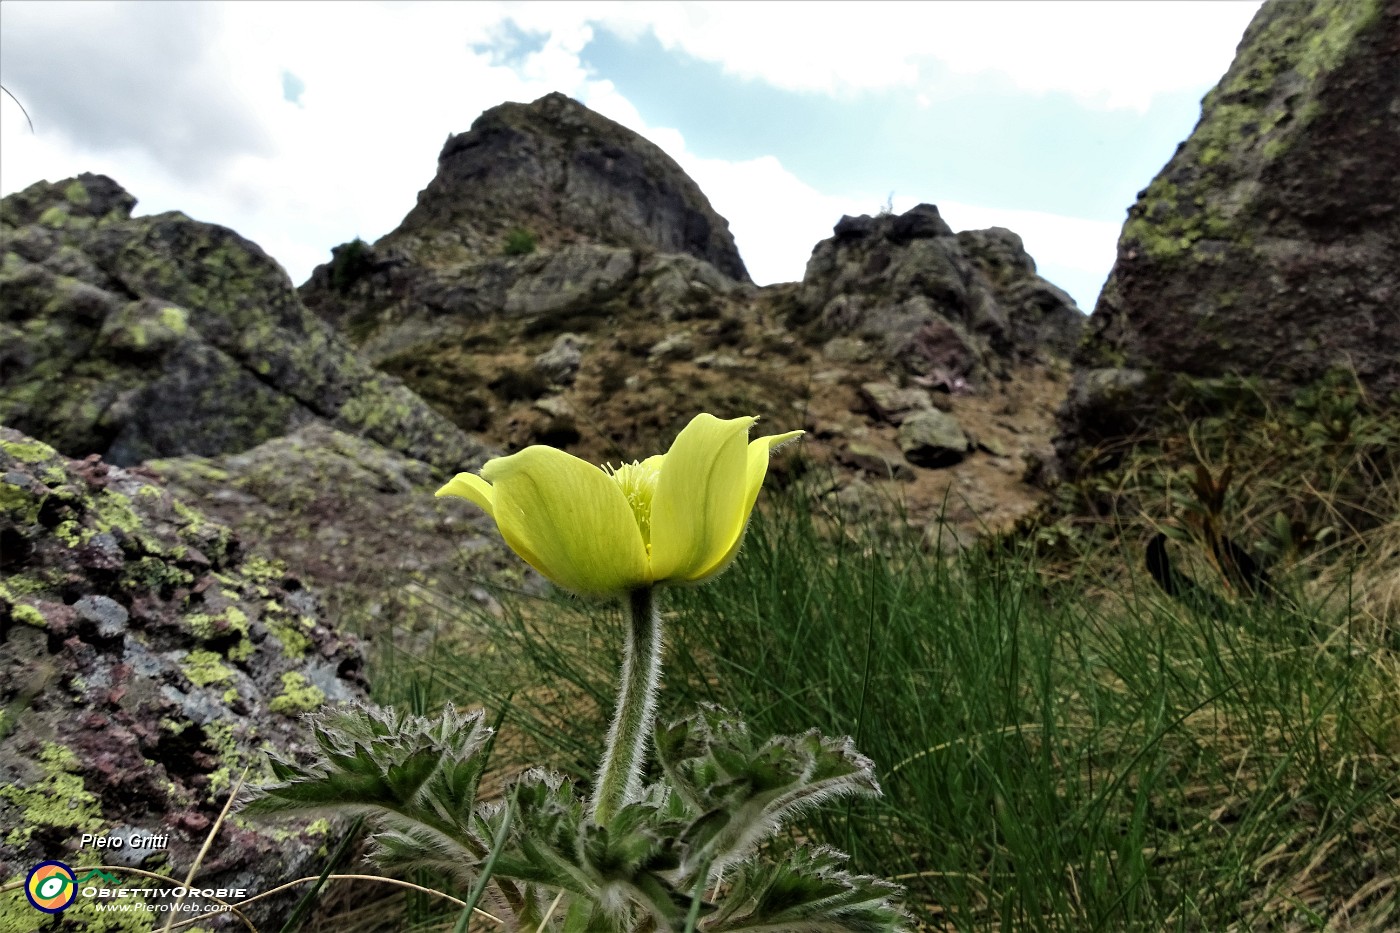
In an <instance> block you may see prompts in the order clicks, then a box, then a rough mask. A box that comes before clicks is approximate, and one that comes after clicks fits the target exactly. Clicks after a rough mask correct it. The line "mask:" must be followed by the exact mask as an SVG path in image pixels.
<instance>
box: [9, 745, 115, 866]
mask: <svg viewBox="0 0 1400 933" xmlns="http://www.w3.org/2000/svg"><path fill="white" fill-rule="evenodd" d="M39 765H40V766H41V767H42V768H43V769H44V772H45V773H44V777H43V778H42V779H41V780H39V781H38V782H37V783H34V784H31V785H30V786H28V787H18V786H16V785H14V784H6V785H4V786H0V799H4V800H8V801H9V802H10V803H11V804H12V805H14V806H15V807H16V808H17V809H18V810H19V811H20V813H21V814H22V819H21V820H20V825H19V826H18V827H16V828H15V829H14V830H12V831H11V832H10V833H9V835H7V836H6V837H5V842H6V844H7V845H12V846H24V845H27V844H28V843H29V839H30V837H31V836H32V835H33V834H34V831H35V830H36V829H40V828H42V827H58V828H60V829H65V830H69V831H71V834H72V835H77V834H79V833H94V832H97V831H98V830H99V829H101V828H102V810H101V808H100V807H99V806H98V803H97V798H96V797H94V796H93V795H92V794H90V793H88V791H87V788H86V787H85V786H84V785H83V779H82V777H80V776H79V775H78V774H76V773H74V772H76V770H77V768H78V759H77V757H76V756H74V754H73V753H72V752H71V751H70V750H69V749H68V748H67V747H65V746H63V745H58V744H56V743H53V742H46V743H44V747H43V749H42V750H41V751H40V752H39Z"/></svg>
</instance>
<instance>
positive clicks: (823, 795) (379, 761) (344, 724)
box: [247, 414, 905, 933]
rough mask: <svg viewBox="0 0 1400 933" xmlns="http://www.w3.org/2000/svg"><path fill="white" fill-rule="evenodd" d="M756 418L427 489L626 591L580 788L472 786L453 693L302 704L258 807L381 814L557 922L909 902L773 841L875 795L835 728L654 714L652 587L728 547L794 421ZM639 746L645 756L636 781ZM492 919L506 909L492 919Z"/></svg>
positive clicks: (706, 564) (866, 767)
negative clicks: (623, 456)
mask: <svg viewBox="0 0 1400 933" xmlns="http://www.w3.org/2000/svg"><path fill="white" fill-rule="evenodd" d="M755 420H756V419H754V418H735V419H731V420H728V421H723V420H720V419H718V418H715V417H713V416H710V415H705V414H702V415H699V416H697V417H696V418H695V419H694V420H693V421H691V423H690V424H689V425H688V426H687V427H686V428H685V429H684V430H683V431H681V433H680V435H679V436H678V437H677V438H676V440H675V442H674V443H673V444H672V445H671V448H670V450H669V451H668V452H667V453H665V454H663V455H658V456H655V457H650V458H647V459H646V460H643V461H639V462H634V463H629V464H624V465H622V466H619V467H617V468H609V469H607V470H603V469H599V468H598V467H596V466H593V465H592V464H589V463H585V462H584V461H582V460H579V459H578V458H576V457H572V456H570V455H569V454H567V453H564V452H563V451H560V450H555V449H554V448H550V447H538V446H537V447H528V448H526V449H525V450H523V451H521V452H519V453H517V454H513V455H511V456H509V457H503V458H498V459H495V460H492V461H489V462H488V463H487V464H486V465H485V466H484V467H483V468H482V470H481V474H480V475H477V474H473V473H460V474H458V475H457V476H456V477H454V478H453V479H452V480H451V481H450V482H449V483H448V484H447V485H445V486H444V487H443V488H442V489H441V490H439V492H438V495H440V496H442V495H447V496H455V497H459V498H463V499H467V500H468V501H470V502H472V503H474V504H475V505H477V506H478V507H480V508H481V509H482V510H483V511H485V512H486V513H487V515H489V516H490V517H492V518H493V519H494V520H495V521H496V523H497V525H498V527H499V528H500V530H501V533H502V536H503V537H504V538H505V540H506V542H507V543H508V544H509V545H510V546H511V548H512V549H513V550H515V551H516V552H517V553H518V554H520V555H521V556H522V557H523V558H525V559H526V560H527V561H528V562H529V563H530V564H531V565H532V566H534V567H535V569H536V570H538V571H539V572H540V573H541V574H543V575H544V576H545V577H547V578H548V579H550V580H551V581H553V582H554V583H555V584H557V585H558V586H560V587H561V588H562V589H564V590H567V591H570V592H573V593H575V594H578V595H582V596H591V597H607V598H617V597H621V598H623V599H625V601H626V604H627V605H628V607H629V609H630V621H631V624H630V627H629V628H628V630H627V633H626V638H625V641H624V643H623V655H622V670H621V675H620V682H619V684H618V688H617V700H616V707H615V713H614V715H613V718H612V721H611V723H610V725H609V728H608V733H607V739H606V741H605V742H604V743H603V744H604V752H603V756H602V762H601V764H600V766H599V768H598V771H597V774H596V778H595V780H594V781H593V782H592V786H591V789H589V790H588V791H587V792H586V793H585V792H584V791H583V790H582V789H579V788H576V787H575V785H574V784H573V783H572V782H570V781H569V780H567V779H566V778H565V777H564V776H562V775H560V774H556V773H552V772H549V771H546V770H544V769H542V768H538V767H535V768H530V769H529V770H527V771H525V773H524V774H522V775H521V776H519V777H518V778H516V779H515V780H514V781H513V782H511V783H510V785H509V787H508V789H507V792H506V794H505V798H504V800H495V801H491V802H486V803H480V802H478V795H479V790H480V784H481V779H482V776H483V774H484V773H485V769H486V763H487V759H488V756H489V753H490V748H491V740H492V735H493V731H492V730H491V729H489V728H487V727H486V726H485V725H483V723H482V716H481V714H480V713H474V714H463V713H459V712H458V711H457V710H456V709H455V708H454V707H453V706H451V705H450V704H449V705H447V706H446V707H445V708H444V709H443V711H442V712H441V713H440V714H439V715H437V716H418V715H407V714H401V713H396V712H393V711H389V710H382V709H376V708H371V707H360V708H352V709H343V710H336V711H331V712H322V713H320V714H319V715H318V716H316V718H314V720H313V731H314V734H315V739H316V743H317V745H318V746H319V756H318V757H317V759H316V760H315V761H314V762H313V763H311V764H310V765H299V764H297V763H295V762H293V761H291V760H289V759H283V758H277V759H274V761H273V772H274V775H275V777H276V778H277V779H278V783H276V784H272V785H268V786H264V787H263V788H261V789H260V793H259V795H258V796H257V797H256V798H255V799H254V800H252V801H251V802H250V804H249V805H248V807H247V810H248V811H249V812H251V813H261V814H272V813H281V812H304V811H318V810H330V811H336V812H342V813H352V814H357V815H365V816H367V817H369V818H370V819H371V820H374V821H375V822H377V823H378V825H379V826H380V828H381V832H380V833H379V834H378V835H377V836H376V837H375V839H376V842H377V843H378V849H377V853H376V854H377V857H378V858H379V860H380V861H381V862H382V863H383V864H384V865H386V866H392V867H395V868H400V869H404V870H407V871H416V872H425V873H427V874H428V875H429V876H431V877H434V878H437V879H439V883H440V884H442V885H444V886H446V887H448V888H450V889H451V890H454V891H457V892H460V893H462V894H463V895H464V896H465V901H464V904H465V905H466V907H465V908H464V910H463V913H462V915H461V918H460V919H459V921H458V924H457V927H458V929H459V930H464V929H466V924H467V921H468V920H469V919H470V911H471V910H472V909H474V908H475V907H476V905H477V904H478V903H480V902H481V900H482V898H483V897H484V898H486V900H487V903H488V904H489V905H490V906H491V908H492V916H497V915H498V914H509V915H511V916H512V917H513V918H514V922H515V925H516V926H517V927H519V928H523V929H534V930H545V929H559V930H563V931H580V933H584V931H600V933H602V931H619V933H621V931H628V933H630V931H637V933H650V931H679V930H686V931H692V930H702V931H715V933H719V931H745V930H747V931H755V933H757V931H769V930H811V931H860V933H867V931H868V933H876V931H887V930H897V929H899V928H901V927H902V926H903V924H904V921H905V914H904V912H903V910H902V909H901V908H900V907H899V906H897V904H896V902H895V899H896V897H897V895H898V894H899V893H900V888H899V886H898V885H896V884H893V883H891V882H888V881H884V880H881V879H879V878H876V877H873V876H869V875H860V874H855V873H852V872H850V871H847V870H846V868H845V863H846V860H847V857H846V855H845V854H843V853H841V852H839V851H837V850H836V849H834V848H831V847H829V846H795V845H791V844H789V845H783V844H781V843H782V842H783V840H780V839H779V838H778V837H779V831H780V830H781V829H782V828H783V825H784V824H785V823H786V822H787V821H789V820H790V819H791V818H792V817H793V816H794V815H796V814H798V813H801V812H803V811H805V810H807V809H809V808H811V807H813V806H815V805H816V804H819V803H821V802H823V801H826V800H830V799H833V798H839V797H857V796H865V797H871V796H878V795H879V793H880V788H879V784H878V783H877V782H876V779H875V774H874V766H873V764H872V763H871V761H870V760H869V759H867V758H865V757H864V756H862V755H860V754H859V753H857V751H856V750H855V746H854V743H853V741H852V740H851V739H850V738H846V737H843V738H836V739H832V738H827V737H824V736H822V735H821V734H819V733H818V732H817V731H816V730H809V731H806V732H803V733H800V734H795V735H779V736H776V737H774V738H770V739H767V740H759V739H757V738H755V737H754V736H752V735H751V734H750V732H749V729H748V727H747V726H746V725H745V724H744V723H743V722H741V721H739V720H737V719H736V718H734V717H732V716H731V715H729V714H728V713H727V712H725V711H724V710H723V709H721V708H720V707H718V706H716V705H712V704H702V705H701V706H700V709H699V711H698V712H695V713H693V714H691V715H689V716H686V717H683V718H681V719H679V720H676V721H674V722H672V723H670V724H669V725H664V726H658V725H657V721H656V706H657V699H658V687H659V685H660V679H661V636H662V619H661V614H660V612H659V611H658V608H657V605H656V601H655V589H656V587H658V586H661V585H664V584H669V583H700V582H703V581H705V580H707V579H709V578H711V577H714V576H716V575H718V574H719V573H721V572H722V571H723V570H724V569H725V568H726V567H728V565H729V564H730V562H731V561H732V560H733V558H734V556H735V554H736V553H737V551H738V547H739V543H740V541H741V540H742V538H743V535H744V530H745V527H746V526H747V524H748V519H749V514H750V512H751V511H752V509H753V506H754V501H755V500H756V499H757V497H758V492H759V488H760V487H761V486H762V483H763V479H764V476H765V474H766V473H767V467H768V459H769V455H770V453H771V452H772V450H773V449H774V448H776V447H777V446H779V445H780V444H782V443H784V442H786V441H790V440H793V439H795V438H796V437H797V436H798V435H800V434H801V433H802V432H800V431H792V432H789V433H787V434H781V435H776V436H769V437H760V438H758V439H756V440H754V441H752V442H747V435H748V432H749V429H750V427H751V426H752V425H753V423H754V421H755ZM648 753H650V755H651V756H652V757H654V759H655V762H656V765H657V766H658V767H657V769H656V771H655V772H654V773H655V777H654V778H653V779H651V780H648V779H647V772H646V769H645V767H644V766H645V763H646V759H647V757H648ZM498 919H499V917H498Z"/></svg>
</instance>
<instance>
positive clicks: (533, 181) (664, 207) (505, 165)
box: [376, 93, 749, 282]
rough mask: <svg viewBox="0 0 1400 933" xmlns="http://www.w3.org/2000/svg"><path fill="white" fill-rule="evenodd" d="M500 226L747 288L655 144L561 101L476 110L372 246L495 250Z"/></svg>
mask: <svg viewBox="0 0 1400 933" xmlns="http://www.w3.org/2000/svg"><path fill="white" fill-rule="evenodd" d="M511 230H526V231H529V232H530V233H531V234H532V235H533V236H534V238H535V239H536V240H537V241H538V242H539V244H540V245H541V246H546V247H553V246H558V245H561V244H563V243H570V242H582V243H594V244H599V245H605V246H620V247H625V248H629V249H642V250H653V251H658V252H663V253H684V254H688V255H691V256H694V257H695V258H697V259H701V260H704V261H705V262H708V263H709V264H711V265H713V266H714V267H715V268H716V269H719V270H720V271H721V272H723V273H724V274H725V275H727V276H729V277H730V278H731V279H735V280H738V281H741V282H747V281H749V277H748V273H747V271H746V270H745V269H744V263H743V260H741V259H740V258H739V251H738V249H736V248H735V246H734V240H733V237H731V236H730V234H729V224H728V223H727V222H726V221H725V219H724V218H723V217H721V216H719V214H717V213H715V211H714V209H713V208H712V207H711V206H710V202H709V200H708V199H707V198H706V197H705V195H704V193H703V192H702V191H701V190H700V188H699V186H698V185H696V184H695V182H694V181H692V180H691V178H690V176H688V175H687V174H686V173H685V171H684V170H683V169H682V168H681V167H680V166H679V165H677V164H676V163H675V161H674V160H673V159H672V158H671V157H670V156H668V155H666V153H664V152H662V151H661V149H660V148H659V147H657V146H656V145H654V144H653V143H651V142H649V141H648V140H646V139H643V138H642V137H640V136H638V135H637V134H636V133H633V132H632V131H631V130H628V129H626V128H625V127H623V126H620V125H618V124H617V123H614V122H613V121H611V120H609V119H607V118H606V117H604V116H601V115H600V114H597V113H594V112H593V111H591V110H589V109H588V108H587V107H585V106H583V105H582V104H580V103H579V102H577V101H575V100H572V99H571V98H569V97H566V96H564V95H563V94H558V93H554V94H548V95H546V96H544V97H541V98H540V99H539V100H536V101H534V102H533V103H530V104H518V103H507V104H501V105H500V106H498V107H493V108H491V109H490V110H487V111H486V112H485V113H483V114H482V115H481V116H479V117H477V119H476V120H475V121H474V122H473V123H472V126H471V129H470V130H468V131H467V132H465V133H462V134H459V135H456V136H452V137H450V138H449V139H448V140H447V143H446V144H445V145H444V146H443V148H442V153H441V155H439V156H438V170H437V175H436V177H435V178H434V179H433V180H432V182H431V183H430V184H429V185H428V187H427V188H425V189H424V190H423V191H422V192H421V193H420V194H419V196H418V205H417V207H415V208H414V209H413V210H412V211H411V212H410V213H409V215H408V216H407V217H406V218H404V222H403V224H402V225H401V226H400V227H399V229H398V230H396V231H394V232H393V233H391V234H390V235H389V236H388V237H386V238H385V239H384V240H382V241H380V243H379V244H376V247H377V248H379V249H381V250H387V251H388V252H394V253H398V254H401V255H405V256H410V257H413V258H414V260H415V261H417V262H419V263H420V264H434V263H433V262H432V260H433V259H445V258H450V260H451V261H453V262H462V261H464V260H466V259H468V258H471V257H474V258H480V257H483V256H488V255H499V254H500V253H501V252H502V251H503V249H504V246H505V242H506V238H507V235H508V234H509V232H510V231H511Z"/></svg>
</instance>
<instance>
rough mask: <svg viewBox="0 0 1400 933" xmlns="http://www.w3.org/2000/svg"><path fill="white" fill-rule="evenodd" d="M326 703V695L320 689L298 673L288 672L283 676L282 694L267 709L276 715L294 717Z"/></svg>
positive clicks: (273, 699) (274, 698)
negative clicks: (293, 715)
mask: <svg viewBox="0 0 1400 933" xmlns="http://www.w3.org/2000/svg"><path fill="white" fill-rule="evenodd" d="M324 702H326V695H325V693H324V692H322V690H321V688H320V687H318V686H316V685H315V684H313V683H310V682H308V681H307V679H306V678H305V677H303V676H302V675H301V674H298V673H297V672H296V671H288V672H287V673H285V674H283V675H282V693H281V694H280V695H279V696H275V697H273V698H272V702H270V703H268V704H267V708H268V709H270V710H272V711H273V712H274V713H285V714H287V715H292V714H294V713H306V712H310V711H311V710H313V709H316V708H317V707H319V706H320V705H321V704H322V703H324Z"/></svg>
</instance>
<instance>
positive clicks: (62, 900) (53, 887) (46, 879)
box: [24, 862, 78, 914]
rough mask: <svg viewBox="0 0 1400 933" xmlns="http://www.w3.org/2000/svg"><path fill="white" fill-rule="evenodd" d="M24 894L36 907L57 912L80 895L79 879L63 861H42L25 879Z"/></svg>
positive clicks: (52, 912)
mask: <svg viewBox="0 0 1400 933" xmlns="http://www.w3.org/2000/svg"><path fill="white" fill-rule="evenodd" d="M24 896H25V897H27V898H29V903H31V904H33V905H34V907H35V909H37V910H42V911H43V912H44V913H46V914H56V913H58V912H59V911H61V910H63V909H64V908H65V907H67V906H68V905H69V904H72V903H73V900H74V899H75V898H76V897H77V896H78V879H77V878H75V877H73V869H71V868H69V867H68V866H67V865H65V864H63V863H62V862H40V863H39V864H38V865H35V866H34V868H33V869H31V870H30V872H29V877H28V878H26V879H25V881H24Z"/></svg>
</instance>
